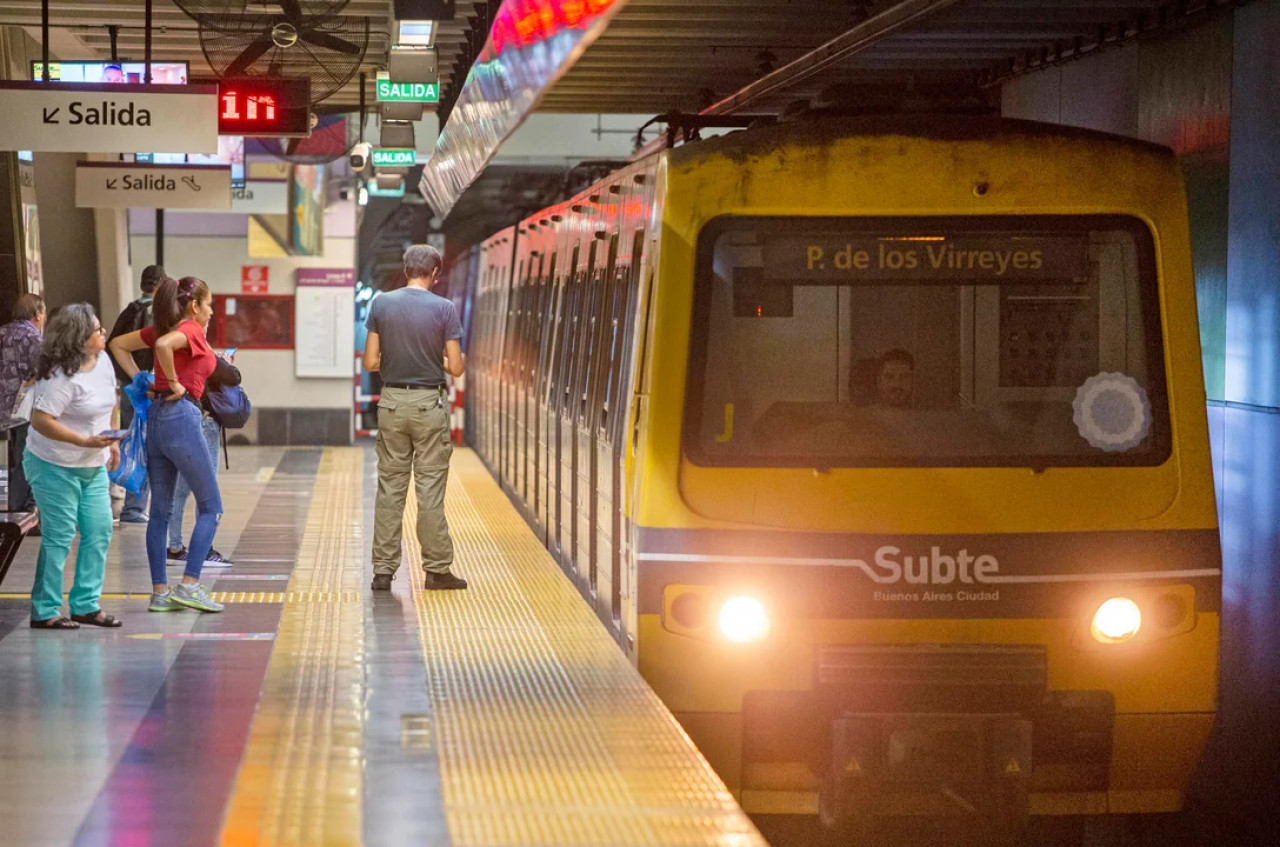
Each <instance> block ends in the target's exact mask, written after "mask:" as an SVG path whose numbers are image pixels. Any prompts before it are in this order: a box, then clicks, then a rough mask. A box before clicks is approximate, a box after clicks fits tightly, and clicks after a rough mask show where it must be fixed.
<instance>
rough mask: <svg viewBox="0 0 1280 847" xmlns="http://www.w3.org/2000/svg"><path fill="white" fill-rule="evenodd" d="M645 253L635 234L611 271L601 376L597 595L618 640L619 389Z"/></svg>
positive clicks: (622, 434)
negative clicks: (601, 585) (604, 583)
mask: <svg viewBox="0 0 1280 847" xmlns="http://www.w3.org/2000/svg"><path fill="white" fill-rule="evenodd" d="M643 249H644V230H639V232H636V233H635V237H634V238H632V247H631V252H630V257H628V261H627V262H617V264H616V267H614V271H613V301H612V311H611V313H609V325H608V326H607V328H605V329H607V334H608V335H607V336H608V348H607V353H608V360H607V361H608V363H609V371H608V374H607V375H605V380H607V381H605V389H604V395H603V398H602V403H600V434H602V438H600V468H602V471H603V477H602V479H600V484H599V486H598V489H596V491H598V498H599V500H600V507H599V509H600V511H599V513H600V514H602V516H608V521H605V522H604V527H602V534H605V532H607V535H605V537H604V539H603V545H602V551H600V560H602V563H603V562H608V566H609V569H608V581H609V587H608V591H605V590H603V589H602V592H600V594H602V598H603V596H608V598H609V621H611V622H612V624H613V631H614V632H616V633H617V635H618V636H621V635H622V548H623V542H622V541H623V535H622V532H623V523H622V521H623V503H622V480H623V457H625V453H626V450H625V444H626V436H627V427H626V423H627V416H626V411H627V402H626V386H625V385H623V383H625V380H626V375H627V362H628V360H630V356H631V351H632V344H634V328H632V325H634V322H635V308H636V294H637V285H639V281H640V258H641V251H643Z"/></svg>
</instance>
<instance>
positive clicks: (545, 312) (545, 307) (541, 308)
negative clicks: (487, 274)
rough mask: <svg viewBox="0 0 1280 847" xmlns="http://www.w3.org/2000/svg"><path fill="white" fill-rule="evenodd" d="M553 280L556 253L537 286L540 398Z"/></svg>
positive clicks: (545, 368)
mask: <svg viewBox="0 0 1280 847" xmlns="http://www.w3.org/2000/svg"><path fill="white" fill-rule="evenodd" d="M555 280H556V254H555V253H552V254H551V261H550V263H549V264H548V266H547V273H546V275H545V276H544V277H543V278H542V281H541V283H540V284H539V286H538V373H537V377H536V386H535V387H536V389H537V391H538V397H539V399H540V400H541V398H543V397H545V396H546V390H547V380H548V370H549V369H550V366H549V363H548V358H549V357H550V355H551V339H552V337H553V335H554V324H553V320H552V318H553V311H554V309H555V302H556V300H555V298H556V282H555Z"/></svg>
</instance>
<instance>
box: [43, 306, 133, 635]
mask: <svg viewBox="0 0 1280 847" xmlns="http://www.w3.org/2000/svg"><path fill="white" fill-rule="evenodd" d="M106 346H107V337H106V332H105V331H104V330H103V328H102V324H101V323H99V322H98V318H97V316H96V315H94V313H93V307H92V306H90V305H88V304H87V303H76V304H74V305H71V306H65V307H63V308H62V309H61V310H60V311H59V312H58V313H57V314H56V315H54V316H53V317H52V318H50V319H49V323H48V326H47V327H46V328H45V334H44V344H43V346H42V347H41V348H40V362H39V364H38V365H37V366H36V380H37V381H36V384H35V386H34V387H32V389H31V391H32V393H33V394H34V396H35V400H34V404H33V407H32V411H31V433H30V435H29V436H28V438H27V451H26V453H25V454H24V455H23V457H22V467H23V470H25V471H26V474H27V480H28V481H29V482H30V484H31V490H32V491H33V492H34V493H35V496H36V507H37V508H38V509H39V510H40V555H39V557H38V558H37V560H36V581H35V585H34V586H33V587H32V589H31V627H32V628H33V629H79V628H80V624H82V623H83V624H91V625H93V626H105V627H117V626H120V620H119V619H118V618H116V617H115V616H113V615H108V614H107V613H106V612H104V611H102V609H101V607H100V606H99V604H98V601H99V598H100V597H101V595H102V580H103V577H104V576H105V574H106V568H107V545H108V544H110V543H111V495H110V493H109V491H108V488H107V469H108V468H111V469H114V468H115V467H116V466H117V465H118V464H119V463H120V445H119V443H118V441H117V440H116V439H114V438H110V437H107V436H104V435H102V433H103V432H106V431H108V430H109V429H110V426H111V413H112V412H113V411H114V410H115V406H116V377H115V370H114V369H113V368H112V367H111V361H110V359H109V358H108V357H107V354H106V353H105V352H104V350H105V349H106ZM77 529H78V530H79V531H80V550H79V552H78V553H77V554H76V576H75V582H74V584H73V585H72V588H71V617H70V619H68V618H64V617H62V568H63V565H64V564H65V562H66V561H67V557H68V556H69V555H70V553H71V542H72V541H74V540H75V537H76V530H77Z"/></svg>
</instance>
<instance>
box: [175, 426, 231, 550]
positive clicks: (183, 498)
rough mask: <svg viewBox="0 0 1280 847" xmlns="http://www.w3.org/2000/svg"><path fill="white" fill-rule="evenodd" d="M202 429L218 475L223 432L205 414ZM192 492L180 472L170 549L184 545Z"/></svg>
mask: <svg viewBox="0 0 1280 847" xmlns="http://www.w3.org/2000/svg"><path fill="white" fill-rule="evenodd" d="M200 430H201V432H203V433H204V443H205V444H206V445H208V447H209V458H210V459H212V460H213V475H214V476H215V477H216V476H217V475H218V436H219V435H221V434H222V430H221V428H220V427H219V426H218V422H217V421H215V420H214V419H213V418H211V417H208V416H205V417H202V418H201V419H200ZM190 494H191V486H190V485H188V484H187V478H186V477H185V476H183V475H182V474H178V484H177V485H175V486H174V487H173V508H172V509H170V511H169V549H170V550H178V549H180V548H181V547H182V518H183V512H185V511H186V510H187V497H188V496H189V495H190Z"/></svg>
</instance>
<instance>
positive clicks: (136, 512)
mask: <svg viewBox="0 0 1280 847" xmlns="http://www.w3.org/2000/svg"><path fill="white" fill-rule="evenodd" d="M120 397H121V399H120V426H121V428H123V429H128V428H129V424H131V423H132V422H133V404H132V403H130V402H129V400H128V398H126V397H125V396H124V395H123V394H121V395H120ZM148 490H149V486H148V484H147V478H146V477H145V476H144V477H143V478H142V490H141V491H140V492H138V493H137V494H134V493H133V492H132V491H129V490H127V489H126V490H125V492H124V507H123V508H121V509H120V520H122V521H125V522H126V523H128V522H130V521H135V522H139V523H141V521H142V519H143V517H145V516H146V514H147V492H148Z"/></svg>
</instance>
